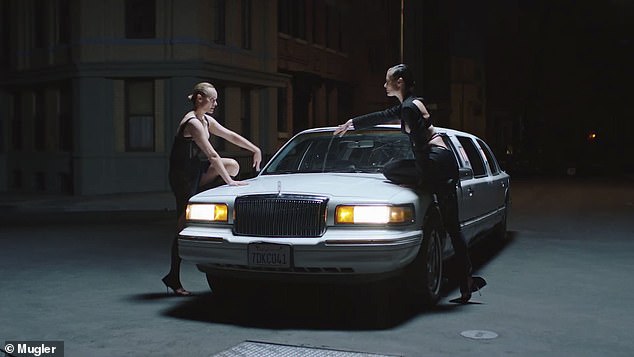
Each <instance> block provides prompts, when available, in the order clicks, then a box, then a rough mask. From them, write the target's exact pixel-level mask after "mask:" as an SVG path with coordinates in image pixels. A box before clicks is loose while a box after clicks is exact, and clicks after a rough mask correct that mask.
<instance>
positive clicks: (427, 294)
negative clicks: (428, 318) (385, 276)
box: [405, 208, 446, 307]
mask: <svg viewBox="0 0 634 357" xmlns="http://www.w3.org/2000/svg"><path fill="white" fill-rule="evenodd" d="M430 210H432V211H437V209H435V208H434V209H430ZM445 234H446V233H445V231H444V229H443V227H442V220H441V219H440V215H439V213H435V214H433V215H431V216H429V217H428V218H427V219H426V222H425V225H424V227H423V241H422V243H421V245H420V249H419V250H418V255H417V256H416V258H415V259H414V261H413V262H412V263H411V264H410V265H408V266H407V268H406V271H405V280H406V285H407V288H408V289H409V290H410V292H411V293H412V294H413V296H414V298H415V299H416V301H417V302H420V303H422V304H423V305H424V306H427V307H429V306H433V305H435V304H436V303H437V302H438V300H439V299H440V289H441V285H442V273H443V247H442V243H443V241H444V237H445Z"/></svg>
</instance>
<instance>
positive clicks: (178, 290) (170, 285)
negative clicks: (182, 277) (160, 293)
mask: <svg viewBox="0 0 634 357" xmlns="http://www.w3.org/2000/svg"><path fill="white" fill-rule="evenodd" d="M161 281H162V282H163V284H165V287H166V288H167V293H169V291H170V289H172V291H173V292H174V295H178V296H192V295H193V294H192V293H191V292H190V291H187V290H185V288H183V286H182V285H181V284H180V282H177V281H174V280H173V279H170V276H169V274H168V275H165V276H164V277H163V279H161Z"/></svg>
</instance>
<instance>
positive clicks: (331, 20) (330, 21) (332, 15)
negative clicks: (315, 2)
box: [326, 5, 343, 51]
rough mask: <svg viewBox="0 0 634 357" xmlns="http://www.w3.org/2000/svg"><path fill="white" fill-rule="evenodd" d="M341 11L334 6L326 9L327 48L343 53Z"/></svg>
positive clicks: (328, 6)
mask: <svg viewBox="0 0 634 357" xmlns="http://www.w3.org/2000/svg"><path fill="white" fill-rule="evenodd" d="M341 21H342V20H341V11H339V9H337V8H336V7H335V6H334V5H327V9H326V32H327V33H326V47H328V48H330V49H333V50H337V51H341V50H342V42H343V41H342V37H341V36H342V34H341V32H342V31H341V27H342V26H341Z"/></svg>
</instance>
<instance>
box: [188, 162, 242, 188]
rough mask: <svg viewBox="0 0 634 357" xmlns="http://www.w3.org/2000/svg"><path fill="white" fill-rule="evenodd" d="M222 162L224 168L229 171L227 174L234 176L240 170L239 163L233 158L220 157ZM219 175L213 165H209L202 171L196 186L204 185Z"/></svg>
mask: <svg viewBox="0 0 634 357" xmlns="http://www.w3.org/2000/svg"><path fill="white" fill-rule="evenodd" d="M221 160H222V164H223V165H224V166H225V169H226V170H227V172H228V173H229V176H231V177H234V176H235V175H237V174H238V172H240V164H238V162H237V161H236V160H234V159H229V158H222V159H221ZM218 176H219V174H218V170H216V168H215V167H213V166H209V168H208V169H207V171H205V172H203V175H202V177H201V178H200V184H199V185H198V187H202V186H205V185H207V184H209V183H211V182H213V180H215V179H216V178H217V177H218Z"/></svg>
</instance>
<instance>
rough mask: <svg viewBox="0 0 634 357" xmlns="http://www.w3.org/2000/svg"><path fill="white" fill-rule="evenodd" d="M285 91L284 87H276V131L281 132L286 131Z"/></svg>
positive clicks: (286, 104)
mask: <svg viewBox="0 0 634 357" xmlns="http://www.w3.org/2000/svg"><path fill="white" fill-rule="evenodd" d="M287 92H288V90H287V89H286V88H278V89H277V131H278V132H281V133H286V132H288V115H287V106H288V98H287V96H288V95H287Z"/></svg>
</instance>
